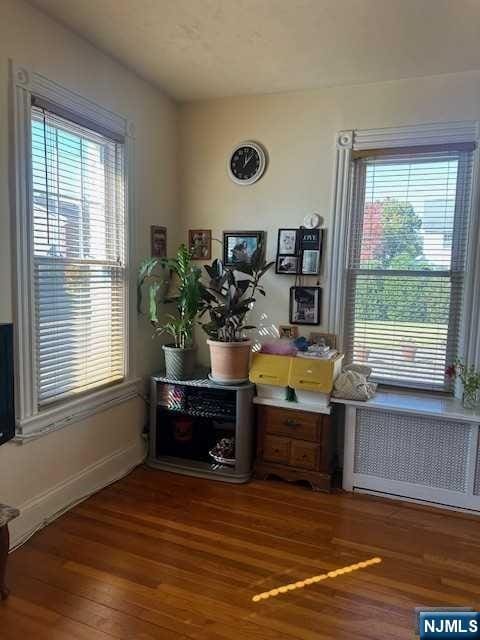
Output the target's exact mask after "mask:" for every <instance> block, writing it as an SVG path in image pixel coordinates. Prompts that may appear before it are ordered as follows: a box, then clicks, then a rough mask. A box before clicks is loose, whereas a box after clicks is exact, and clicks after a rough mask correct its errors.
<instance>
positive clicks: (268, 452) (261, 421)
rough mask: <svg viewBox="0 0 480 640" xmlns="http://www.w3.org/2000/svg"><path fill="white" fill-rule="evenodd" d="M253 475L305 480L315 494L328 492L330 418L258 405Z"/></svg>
mask: <svg viewBox="0 0 480 640" xmlns="http://www.w3.org/2000/svg"><path fill="white" fill-rule="evenodd" d="M256 412H257V427H258V435H257V459H256V463H255V475H256V477H257V478H261V479H266V478H267V477H268V476H271V475H275V476H279V477H280V478H282V479H284V480H288V481H294V480H306V481H307V482H309V483H310V485H311V487H312V489H313V490H314V491H330V488H331V478H332V473H333V460H334V454H335V438H334V430H333V426H332V419H331V417H330V416H329V415H323V414H321V413H317V412H313V411H308V410H303V408H302V409H301V410H299V409H298V408H296V407H295V406H294V407H293V408H291V409H290V408H283V407H275V406H265V405H261V404H257V406H256Z"/></svg>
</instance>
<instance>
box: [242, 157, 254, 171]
mask: <svg viewBox="0 0 480 640" xmlns="http://www.w3.org/2000/svg"><path fill="white" fill-rule="evenodd" d="M251 157H252V154H250V155H249V156H248V158H247V159H246V160H245V162H244V163H243V166H244V168H245V167H246V166H247V164H248V163H249V162H250V159H251Z"/></svg>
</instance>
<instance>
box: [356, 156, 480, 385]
mask: <svg viewBox="0 0 480 640" xmlns="http://www.w3.org/2000/svg"><path fill="white" fill-rule="evenodd" d="M354 166H355V172H354V176H355V179H354V188H353V194H354V198H353V205H352V213H353V215H352V229H351V237H350V243H349V254H348V268H347V292H346V301H345V306H346V309H345V347H346V351H347V355H348V357H349V359H350V360H354V361H359V362H363V363H367V364H368V365H369V366H370V367H372V370H373V375H374V377H375V378H376V379H377V380H379V381H385V382H388V383H389V384H400V385H402V386H405V385H407V386H408V385H410V386H420V387H422V388H425V387H430V388H437V389H438V388H443V389H445V388H447V386H448V382H447V380H446V379H445V366H446V365H447V364H448V363H449V362H450V361H451V359H452V358H453V357H454V356H455V355H456V353H457V349H458V340H459V326H460V317H461V308H462V296H463V282H464V271H465V253H466V245H467V240H468V237H467V230H468V213H469V212H468V202H469V193H470V180H471V173H472V153H471V151H470V150H469V149H467V148H463V147H460V148H452V147H450V146H449V147H446V148H444V149H441V150H438V149H436V150H428V149H420V150H416V151H415V150H414V149H411V150H409V151H408V152H407V153H401V154H396V153H393V152H390V153H382V154H378V155H377V156H375V155H374V156H372V155H371V154H370V153H368V154H366V156H365V157H361V158H359V159H356V160H355V161H354Z"/></svg>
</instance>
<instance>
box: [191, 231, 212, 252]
mask: <svg viewBox="0 0 480 640" xmlns="http://www.w3.org/2000/svg"><path fill="white" fill-rule="evenodd" d="M188 248H189V249H190V251H191V252H192V260H210V259H211V257H212V231H211V229H190V230H189V232H188Z"/></svg>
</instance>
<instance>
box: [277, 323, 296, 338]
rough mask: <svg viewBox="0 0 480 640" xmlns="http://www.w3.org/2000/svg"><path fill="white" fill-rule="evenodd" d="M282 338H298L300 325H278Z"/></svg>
mask: <svg viewBox="0 0 480 640" xmlns="http://www.w3.org/2000/svg"><path fill="white" fill-rule="evenodd" d="M278 333H279V334H280V338H290V339H292V338H298V327H292V326H291V325H289V324H284V325H280V326H279V327H278Z"/></svg>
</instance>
